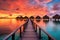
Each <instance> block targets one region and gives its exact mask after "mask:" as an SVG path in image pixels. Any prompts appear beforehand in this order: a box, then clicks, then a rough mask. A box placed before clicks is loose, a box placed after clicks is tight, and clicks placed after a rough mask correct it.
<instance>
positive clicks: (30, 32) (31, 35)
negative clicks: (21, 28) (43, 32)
mask: <svg viewBox="0 0 60 40" xmlns="http://www.w3.org/2000/svg"><path fill="white" fill-rule="evenodd" d="M21 40H38V36H37V34H36V32H35V31H34V29H33V25H32V23H31V21H30V20H29V22H28V25H27V28H26V29H25V32H24V34H23V35H22V39H21Z"/></svg>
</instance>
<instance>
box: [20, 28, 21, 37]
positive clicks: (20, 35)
mask: <svg viewBox="0 0 60 40" xmlns="http://www.w3.org/2000/svg"><path fill="white" fill-rule="evenodd" d="M20 37H21V27H20Z"/></svg>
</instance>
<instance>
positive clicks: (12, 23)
mask: <svg viewBox="0 0 60 40" xmlns="http://www.w3.org/2000/svg"><path fill="white" fill-rule="evenodd" d="M24 22H25V21H20V20H16V19H0V34H9V33H11V32H12V31H14V30H15V29H16V28H17V27H19V26H20V25H22V24H23V23H24Z"/></svg>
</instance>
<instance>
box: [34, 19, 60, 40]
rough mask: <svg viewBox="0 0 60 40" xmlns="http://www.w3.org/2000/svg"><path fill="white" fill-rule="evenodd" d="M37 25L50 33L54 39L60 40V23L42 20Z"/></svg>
mask: <svg viewBox="0 0 60 40" xmlns="http://www.w3.org/2000/svg"><path fill="white" fill-rule="evenodd" d="M34 22H36V21H34ZM36 23H37V24H38V25H39V26H40V27H41V28H42V29H44V30H45V31H46V32H47V33H49V34H50V35H51V36H52V37H53V38H55V39H56V40H60V21H52V20H49V21H46V20H41V21H40V22H36Z"/></svg>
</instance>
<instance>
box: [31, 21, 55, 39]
mask: <svg viewBox="0 0 60 40" xmlns="http://www.w3.org/2000/svg"><path fill="white" fill-rule="evenodd" d="M31 22H32V25H33V27H34V30H35V32H36V33H37V31H38V29H37V28H39V33H37V34H38V36H39V39H42V37H41V31H43V32H44V33H45V34H46V35H47V36H48V40H55V38H53V37H52V36H51V35H50V34H48V33H47V32H46V31H45V30H43V29H42V28H40V26H39V25H38V24H36V23H35V22H33V21H31Z"/></svg>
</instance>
